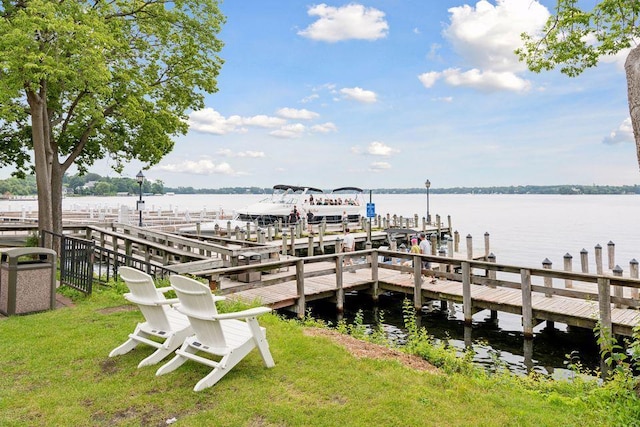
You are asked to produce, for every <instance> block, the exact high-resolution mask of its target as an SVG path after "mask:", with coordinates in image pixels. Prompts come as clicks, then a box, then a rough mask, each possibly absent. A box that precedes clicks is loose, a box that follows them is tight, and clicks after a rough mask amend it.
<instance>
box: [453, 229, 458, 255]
mask: <svg viewBox="0 0 640 427" xmlns="http://www.w3.org/2000/svg"><path fill="white" fill-rule="evenodd" d="M453 250H454V251H455V252H459V251H460V233H458V231H455V232H454V233H453Z"/></svg>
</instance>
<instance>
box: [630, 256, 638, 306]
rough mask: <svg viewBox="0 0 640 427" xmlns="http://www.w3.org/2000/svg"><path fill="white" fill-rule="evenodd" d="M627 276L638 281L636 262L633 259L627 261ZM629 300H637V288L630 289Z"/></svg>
mask: <svg viewBox="0 0 640 427" xmlns="http://www.w3.org/2000/svg"><path fill="white" fill-rule="evenodd" d="M629 275H630V276H631V278H632V279H638V261H636V259H635V258H634V259H632V260H631V261H629ZM631 298H633V299H638V288H632V289H631Z"/></svg>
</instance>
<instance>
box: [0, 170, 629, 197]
mask: <svg viewBox="0 0 640 427" xmlns="http://www.w3.org/2000/svg"><path fill="white" fill-rule="evenodd" d="M62 182H63V186H64V187H65V188H66V189H67V191H66V194H67V195H78V196H116V195H121V194H123V193H127V194H138V192H139V191H140V185H139V184H138V182H137V181H136V180H135V179H133V178H123V177H113V178H112V177H102V176H100V175H98V174H95V173H87V174H85V175H79V174H77V175H72V176H69V175H65V176H64V177H63V179H62ZM327 191H330V190H327ZM367 191H368V190H367ZM371 191H372V192H373V193H375V194H426V189H425V188H376V189H371ZM142 192H143V193H145V194H166V193H174V194H271V192H272V189H271V188H268V187H265V188H262V187H221V188H194V187H165V186H164V183H163V182H162V181H161V180H155V181H148V180H145V181H144V182H143V184H142ZM429 192H430V193H431V194H566V195H572V194H594V195H595V194H640V185H621V186H615V185H517V186H492V187H451V188H430V189H429ZM0 194H1V195H4V196H11V195H14V196H30V195H35V194H37V189H36V180H35V176H33V175H28V176H26V177H25V178H24V179H22V178H15V177H12V178H8V179H4V180H0Z"/></svg>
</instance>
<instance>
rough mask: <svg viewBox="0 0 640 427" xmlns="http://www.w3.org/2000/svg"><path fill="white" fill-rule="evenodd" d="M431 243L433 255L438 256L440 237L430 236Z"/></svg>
mask: <svg viewBox="0 0 640 427" xmlns="http://www.w3.org/2000/svg"><path fill="white" fill-rule="evenodd" d="M429 242H430V243H431V255H438V236H436V235H435V234H432V235H430V236H429Z"/></svg>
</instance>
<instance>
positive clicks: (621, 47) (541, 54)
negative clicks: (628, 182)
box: [516, 0, 640, 165]
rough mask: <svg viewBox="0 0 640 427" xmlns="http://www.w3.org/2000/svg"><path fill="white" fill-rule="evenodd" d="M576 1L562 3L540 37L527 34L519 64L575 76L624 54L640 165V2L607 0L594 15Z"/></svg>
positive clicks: (558, 3) (595, 10) (524, 38)
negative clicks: (604, 58) (611, 57)
mask: <svg viewBox="0 0 640 427" xmlns="http://www.w3.org/2000/svg"><path fill="white" fill-rule="evenodd" d="M581 3H585V2H580V1H578V0H558V1H557V4H556V8H555V13H554V14H553V15H552V16H550V17H549V19H548V21H547V23H546V25H545V26H544V28H543V30H542V32H541V33H540V34H523V35H522V38H523V40H524V42H525V44H524V47H523V48H521V49H518V50H517V51H516V53H517V54H518V56H519V58H520V60H523V61H526V63H527V66H528V67H529V69H530V70H532V71H535V72H540V71H543V70H551V69H553V68H555V67H557V66H559V67H560V71H561V72H562V73H564V74H566V75H568V76H570V77H575V76H577V75H579V74H580V73H582V72H583V71H584V70H585V69H587V68H590V67H594V66H596V65H597V64H598V62H599V60H600V59H601V58H602V57H605V56H611V55H616V54H626V55H627V58H626V63H625V72H626V78H627V96H628V100H629V112H630V115H631V123H632V125H633V133H634V136H635V142H636V149H637V157H638V164H639V165H640V51H639V50H638V46H637V40H640V2H638V1H628V0H603V1H599V2H597V3H596V4H595V5H593V8H592V9H591V10H585V9H583V8H582V7H581V6H580V4H581Z"/></svg>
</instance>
